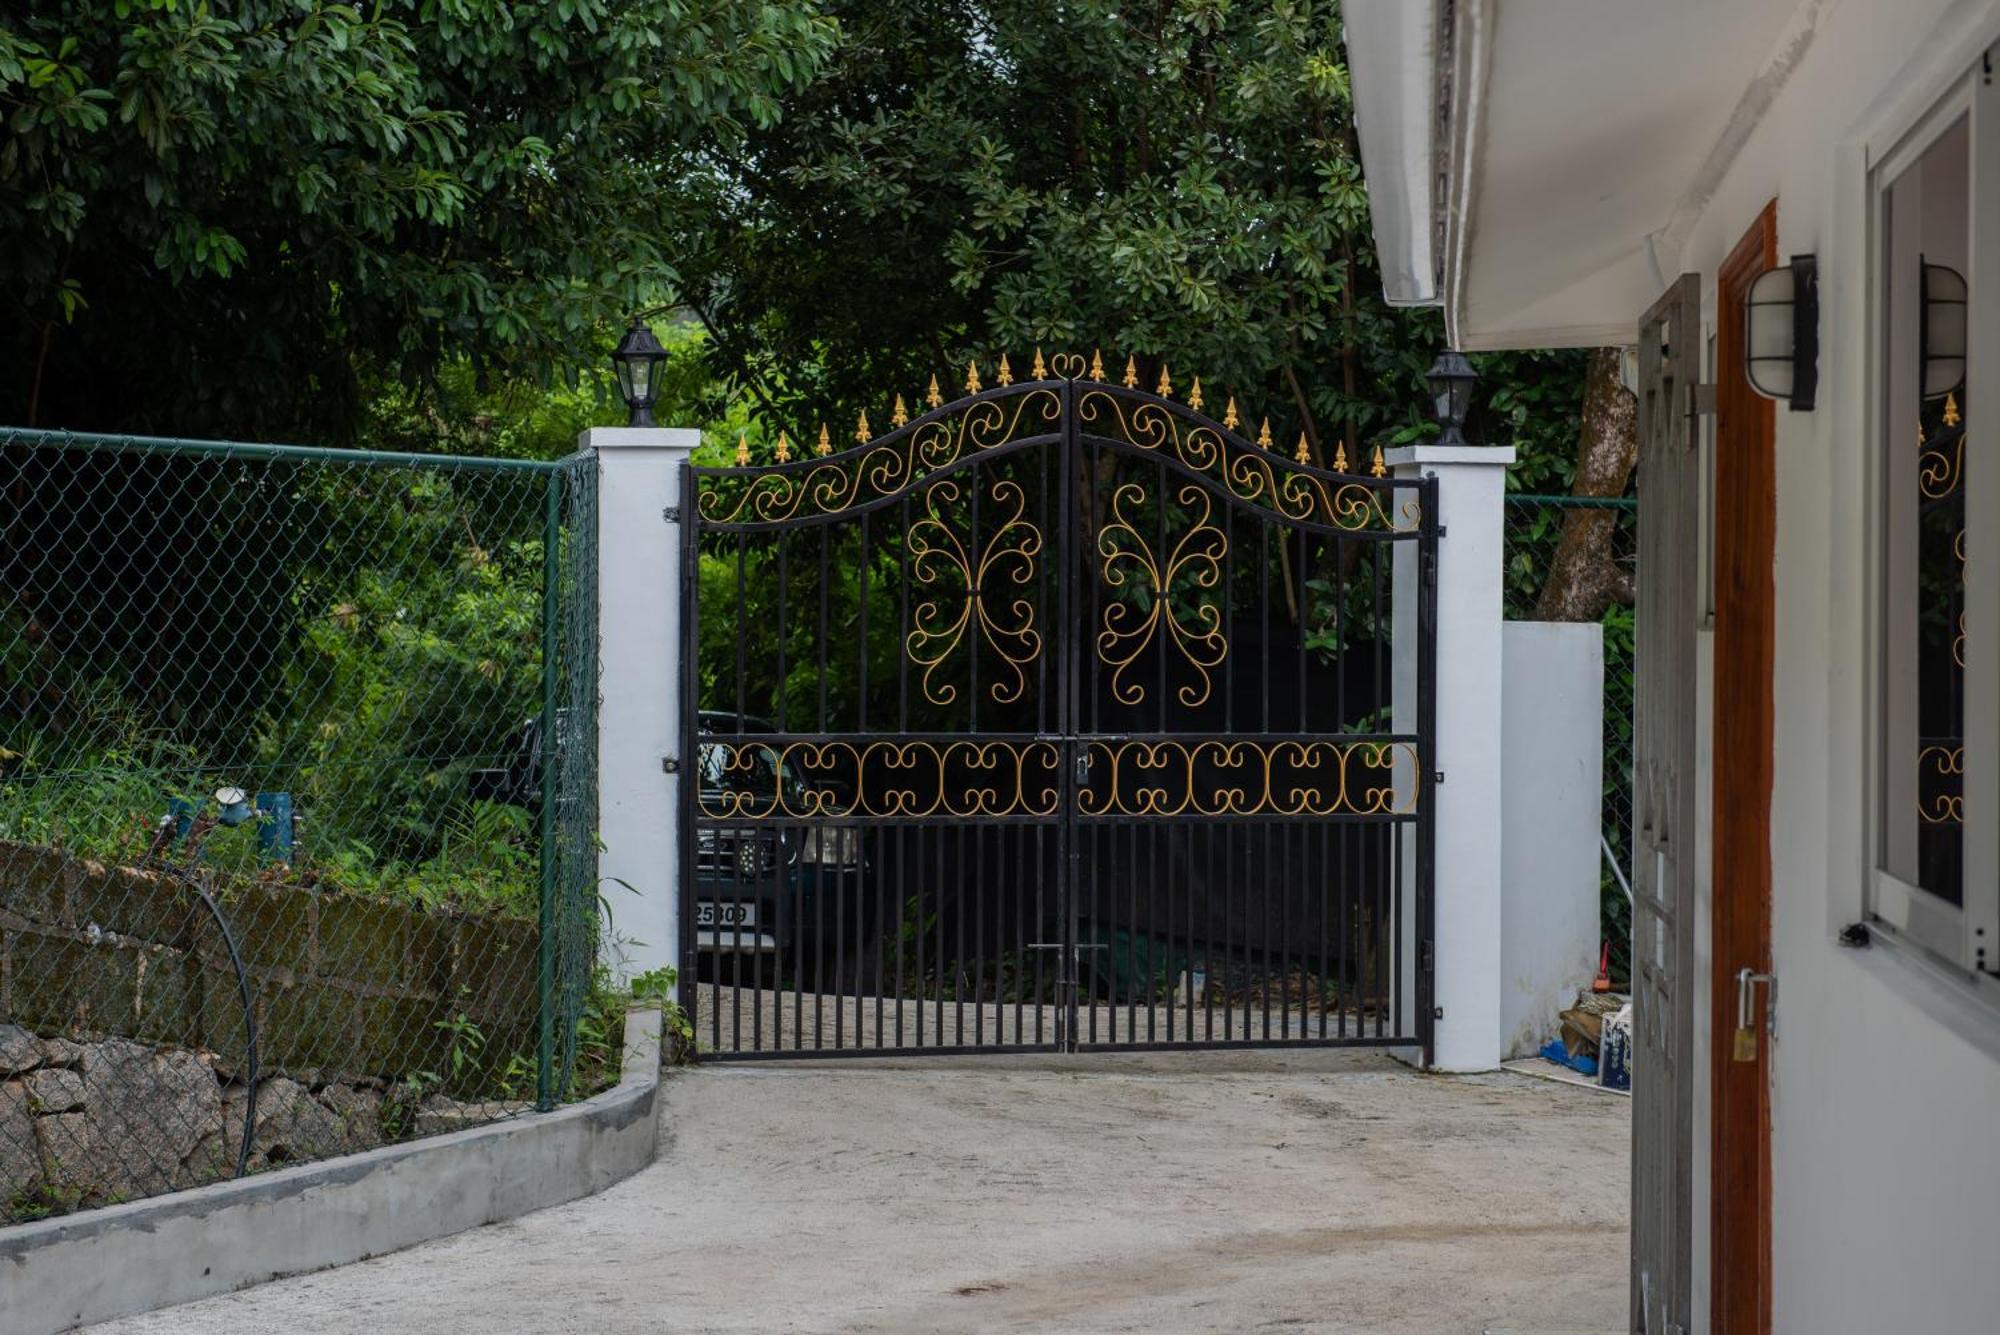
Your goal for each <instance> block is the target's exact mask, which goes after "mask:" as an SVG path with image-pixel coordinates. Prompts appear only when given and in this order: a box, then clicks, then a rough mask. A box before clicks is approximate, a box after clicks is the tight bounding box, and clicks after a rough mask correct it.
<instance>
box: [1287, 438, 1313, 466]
mask: <svg viewBox="0 0 2000 1335" xmlns="http://www.w3.org/2000/svg"><path fill="white" fill-rule="evenodd" d="M1292 457H1293V458H1294V459H1296V460H1298V461H1299V462H1300V463H1302V464H1303V463H1310V462H1312V451H1310V450H1308V449H1307V448H1306V433H1305V432H1303V431H1301V432H1299V447H1298V449H1296V450H1294V451H1293V452H1292Z"/></svg>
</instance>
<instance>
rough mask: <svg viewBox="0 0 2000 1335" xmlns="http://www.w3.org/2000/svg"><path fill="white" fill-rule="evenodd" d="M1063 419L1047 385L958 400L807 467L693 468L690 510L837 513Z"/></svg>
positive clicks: (727, 518)
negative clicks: (1025, 427) (1027, 428)
mask: <svg viewBox="0 0 2000 1335" xmlns="http://www.w3.org/2000/svg"><path fill="white" fill-rule="evenodd" d="M1061 418H1062V397H1061V395H1059V394H1057V393H1056V391H1054V390H1053V389H1050V388H1048V387H1046V386H1040V387H1031V388H1029V389H1028V390H1027V391H1026V392H1024V393H1023V392H1013V391H1010V390H1005V389H1003V390H1000V391H998V392H996V393H994V394H993V396H992V397H978V398H973V399H970V400H961V401H960V402H959V403H957V404H952V405H949V406H948V407H945V408H942V409H940V410H939V411H938V412H937V413H936V414H933V415H930V416H926V417H923V418H919V419H918V420H917V421H915V422H913V423H911V424H910V425H908V426H906V427H901V428H899V429H897V430H896V431H893V432H891V433H889V434H888V435H886V436H882V437H879V438H878V439H876V440H873V441H870V442H869V443H868V444H866V445H858V446H855V447H853V448H851V449H847V450H842V451H841V452H840V453H838V454H829V455H825V456H823V457H821V458H818V459H814V460H812V461H811V462H809V463H779V464H771V465H767V466H764V467H760V468H751V469H721V470H697V472H696V475H695V476H696V489H697V494H696V497H695V511H696V513H697V514H699V515H700V516H701V518H702V520H703V522H705V523H709V524H738V523H763V524H776V523H784V522H786V521H787V520H792V519H797V518H799V517H800V516H801V515H813V516H824V515H836V514H839V513H841V512H842V511H844V510H849V509H852V508H854V507H856V506H859V505H864V504H866V503H868V502H869V501H872V500H878V499H882V498H885V497H891V496H895V495H897V494H898V493H900V492H904V491H907V490H909V489H910V488H912V487H914V486H917V485H920V484H921V482H922V480H923V478H924V477H925V476H927V475H929V474H933V473H936V472H938V471H940V470H942V469H945V468H948V467H950V466H951V465H952V464H954V463H956V462H958V460H959V459H961V458H963V457H965V456H966V455H968V454H977V453H983V452H986V451H990V450H995V449H998V448H999V447H1001V446H1003V445H1006V444H1008V443H1010V442H1011V441H1014V440H1017V439H1020V438H1021V437H1022V436H1023V435H1025V434H1033V433H1032V431H1024V430H1023V423H1028V424H1030V425H1031V426H1032V425H1034V424H1049V423H1054V422H1058V421H1060V420H1061Z"/></svg>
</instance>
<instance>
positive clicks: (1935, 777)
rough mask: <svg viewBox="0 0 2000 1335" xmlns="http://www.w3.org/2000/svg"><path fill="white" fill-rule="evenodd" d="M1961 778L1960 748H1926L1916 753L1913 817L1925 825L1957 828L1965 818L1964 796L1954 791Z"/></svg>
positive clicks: (1935, 746)
mask: <svg viewBox="0 0 2000 1335" xmlns="http://www.w3.org/2000/svg"><path fill="white" fill-rule="evenodd" d="M1964 778H1965V747H1964V746H1962V745H1961V746H1941V745H1933V746H1926V747H1924V748H1923V749H1922V750H1920V751H1918V752H1917V818H1918V819H1919V820H1921V821H1922V822H1923V823H1924V824H1926V825H1957V824H1960V823H1961V822H1963V821H1964V819H1965V796H1964V794H1963V793H1962V792H1959V791H1956V790H1957V789H1958V787H1959V785H1960V783H1961V782H1962V781H1963V780H1964Z"/></svg>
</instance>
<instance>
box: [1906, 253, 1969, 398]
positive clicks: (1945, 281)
mask: <svg viewBox="0 0 2000 1335" xmlns="http://www.w3.org/2000/svg"><path fill="white" fill-rule="evenodd" d="M1923 275H1924V278H1923V283H1924V289H1923V318H1922V319H1921V320H1920V321H1919V325H1920V328H1919V330H1918V334H1917V337H1918V339H1919V341H1920V342H1921V345H1922V350H1923V359H1924V397H1925V398H1927V399H1941V398H1943V397H1944V396H1945V395H1947V394H1950V393H1952V392H1954V391H1955V390H1957V389H1958V388H1959V387H1960V386H1961V385H1963V384H1964V383H1965V327H1966V319H1965V312H1966V304H1967V294H1968V290H1967V288H1966V284H1965V275H1964V274H1962V273H1960V272H1959V271H1958V270H1956V269H1952V268H1947V267H1946V266H1945V265H1942V264H1931V263H1928V262H1926V263H1925V264H1924V266H1923Z"/></svg>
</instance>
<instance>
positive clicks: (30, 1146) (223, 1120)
mask: <svg viewBox="0 0 2000 1335" xmlns="http://www.w3.org/2000/svg"><path fill="white" fill-rule="evenodd" d="M595 476H596V475H595V466H594V461H593V460H590V459H587V458H578V459H572V460H566V461H563V462H560V463H554V464H545V463H539V462H531V461H514V460H474V459H455V458H447V457H436V458H432V457H424V456H408V455H397V456H390V455H379V454H368V453H363V452H343V451H325V450H310V449H299V448H286V447H269V446H246V445H234V444H223V443H215V442H190V441H154V440H141V439H133V438H118V437H81V436H69V435H63V434H49V433H25V432H15V433H11V434H9V435H6V436H4V437H0V1222H5V1221H7V1220H10V1219H19V1218H29V1217H35V1216H37V1215H41V1214H46V1213H49V1212H52V1211H58V1210H63V1209H69V1208H75V1207H77V1206H80V1205H91V1204H101V1203H105V1202H108V1201H113V1200H118V1199H126V1198H130V1197H133V1196H138V1195H144V1194H147V1193H150V1192H155V1191H161V1190H169V1189H173V1188H176V1187H181V1186H187V1185H192V1184H195V1183H197V1182H201V1181H207V1180H213V1179H215V1178H218V1177H226V1176H231V1175H234V1174H236V1173H240V1172H246V1171H255V1170H256V1169H258V1168H260V1167H264V1166H267V1165H275V1164H278V1163H282V1162H287V1161H295V1160H298V1159H303V1158H312V1157H317V1156H320V1155H325V1154H330V1153H338V1152H343V1151H346V1150H351V1149H355V1148H360V1147H364V1146H367V1145H372V1144H377V1143H380V1142H382V1141H384V1140H393V1139H400V1138H403V1137H407V1136H411V1135H421V1134H427V1133H430V1132H433V1131H440V1130H448V1129H452V1128H455V1127H458V1126H463V1125H466V1124H469V1123H471V1122H476V1121H480V1120H485V1119H488V1118H491V1117H495V1116H502V1115H507V1114H510V1113H515V1112H519V1111H523V1110H525V1109H528V1108H532V1107H534V1106H537V1105H542V1106H546V1105H547V1104H549V1103H552V1102H554V1101H555V1100H557V1099H560V1098H564V1097H569V1096H572V1095H575V1094H579V1093H583V1092H588V1090H587V1088H586V1087H587V1086H588V1084H589V1083H590V1081H591V1079H592V1071H591V1069H590V1067H591V1065H592V1058H593V1056H601V1055H602V1053H603V1051H604V1050H605V1049H606V1047H607V1046H608V1044H609V1043H612V1042H615V1039H616V1035H608V1034H605V1033H603V1032H601V1031H600V1030H601V1026H599V1025H598V1024H597V1020H596V1017H594V1016H593V1015H592V1014H591V1013H590V1011H589V1006H588V1003H589V995H588V994H589V989H590V986H591V971H592V961H593V960H594V958H595V953H596V952H595V945H596V922H597V902H596V887H595V845H594V838H595V835H594V830H595V817H596V795H595V791H594V782H595V761H594V754H593V751H594V742H595V737H596V721H595V685H596V684H595V677H594V664H595V643H596V629H595V616H596V608H595V573H594V561H595V549H596V531H595V494H596V493H595ZM580 1043H581V1044H582V1046H583V1049H584V1050H583V1051H582V1052H581V1053H580V1052H579V1044H580ZM612 1064H613V1065H615V1062H614V1063H612Z"/></svg>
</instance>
